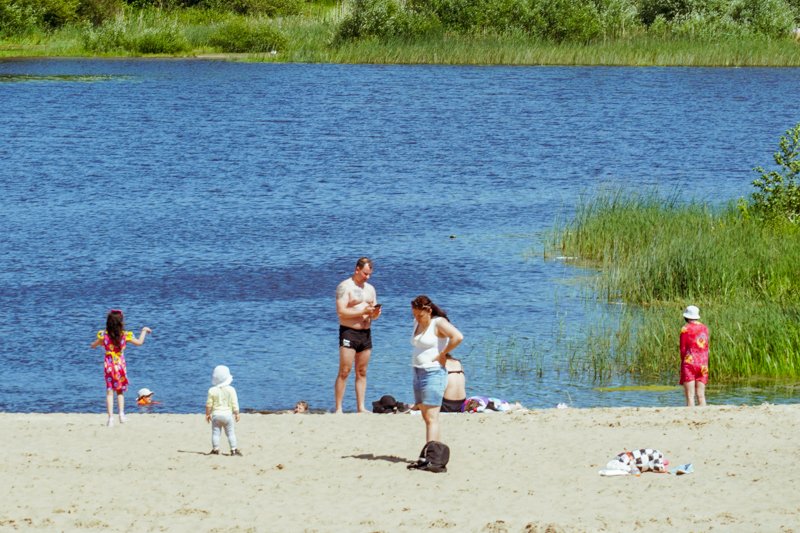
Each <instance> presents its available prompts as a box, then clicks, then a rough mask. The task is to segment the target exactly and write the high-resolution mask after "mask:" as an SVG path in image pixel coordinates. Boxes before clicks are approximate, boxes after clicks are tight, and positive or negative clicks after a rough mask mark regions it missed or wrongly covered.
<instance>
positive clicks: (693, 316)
mask: <svg viewBox="0 0 800 533" xmlns="http://www.w3.org/2000/svg"><path fill="white" fill-rule="evenodd" d="M683 318H686V319H688V320H700V309H698V308H697V307H696V306H694V305H690V306H689V307H687V308H686V309H684V310H683Z"/></svg>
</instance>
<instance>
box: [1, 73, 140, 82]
mask: <svg viewBox="0 0 800 533" xmlns="http://www.w3.org/2000/svg"><path fill="white" fill-rule="evenodd" d="M128 78H130V76H112V75H106V74H94V75H89V74H48V75H43V76H38V75H34V74H0V82H6V83H14V82H17V83H19V82H26V81H77V82H82V83H93V82H98V81H112V80H123V79H128Z"/></svg>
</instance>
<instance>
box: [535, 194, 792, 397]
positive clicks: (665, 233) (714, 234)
mask: <svg viewBox="0 0 800 533" xmlns="http://www.w3.org/2000/svg"><path fill="white" fill-rule="evenodd" d="M550 245H551V247H554V248H555V249H556V250H557V253H558V254H559V255H563V256H574V257H579V258H580V261H582V262H585V263H587V264H589V265H594V266H597V267H599V273H598V275H596V276H594V277H593V278H592V279H591V281H590V282H589V283H590V284H591V288H592V289H593V291H594V293H595V294H597V295H599V296H600V297H601V298H603V299H605V300H607V301H609V302H625V303H629V304H635V307H634V308H633V310H631V309H630V308H628V307H627V306H626V307H625V309H626V310H625V311H624V312H622V313H620V314H619V316H618V317H617V319H616V320H617V322H615V323H609V322H611V321H609V320H608V319H607V320H606V323H605V324H601V325H599V326H595V328H594V329H592V330H590V331H588V332H587V335H586V337H585V339H584V340H583V341H581V342H585V344H586V345H585V346H579V347H576V348H574V351H576V352H577V351H581V353H583V354H585V357H584V358H583V359H581V360H579V362H578V363H577V364H576V363H573V365H572V366H575V367H576V368H578V369H579V370H581V371H584V372H585V371H587V369H588V370H591V371H592V372H594V373H595V374H596V377H600V378H603V377H606V376H607V375H609V373H618V374H626V373H629V374H633V375H638V376H645V377H648V378H651V379H658V378H661V377H665V376H666V377H668V378H675V376H676V375H677V365H678V345H677V344H678V335H679V330H680V327H681V326H682V324H683V319H682V318H681V313H680V311H681V309H682V308H683V307H685V306H686V305H687V304H690V303H691V304H696V305H699V306H700V308H701V310H702V316H703V321H704V322H705V323H706V324H707V325H708V326H709V328H710V330H711V337H712V342H711V373H712V377H713V378H714V379H716V380H721V381H731V380H738V379H742V378H745V377H766V378H794V377H797V376H798V375H800V233H798V231H797V229H796V228H792V227H789V228H787V227H783V228H780V229H775V228H774V227H769V226H766V225H763V224H761V223H759V222H757V221H754V220H744V219H742V217H740V216H739V213H738V211H737V210H736V209H735V208H734V207H733V206H726V207H722V208H710V207H708V206H706V205H702V204H697V203H688V204H684V203H679V202H678V201H677V200H676V199H675V198H660V197H658V196H657V195H655V194H649V195H648V194H645V195H635V194H626V193H622V192H616V193H610V194H605V195H601V196H599V197H597V198H593V199H591V200H588V201H582V203H581V205H580V206H579V208H578V210H577V213H576V215H575V219H574V220H573V222H572V223H571V224H569V225H568V226H566V227H561V228H558V229H557V231H556V232H555V233H554V234H553V238H552V240H551V242H550ZM572 359H575V357H574V356H573V357H572ZM581 365H583V367H581Z"/></svg>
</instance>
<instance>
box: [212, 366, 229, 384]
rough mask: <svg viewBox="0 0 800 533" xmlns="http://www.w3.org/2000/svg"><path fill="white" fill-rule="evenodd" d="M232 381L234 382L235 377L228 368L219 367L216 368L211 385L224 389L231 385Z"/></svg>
mask: <svg viewBox="0 0 800 533" xmlns="http://www.w3.org/2000/svg"><path fill="white" fill-rule="evenodd" d="M231 381H233V376H231V371H230V370H229V369H228V367H227V366H225V365H218V366H217V367H215V368H214V372H213V373H212V374H211V385H213V386H214V387H216V386H220V387H224V386H225V385H230V384H231Z"/></svg>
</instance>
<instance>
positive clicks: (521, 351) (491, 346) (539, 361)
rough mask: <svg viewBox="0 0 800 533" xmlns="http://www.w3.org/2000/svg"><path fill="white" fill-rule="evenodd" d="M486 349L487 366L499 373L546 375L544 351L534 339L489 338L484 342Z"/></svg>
mask: <svg viewBox="0 0 800 533" xmlns="http://www.w3.org/2000/svg"><path fill="white" fill-rule="evenodd" d="M484 351H485V355H486V357H485V363H486V368H487V369H491V370H494V371H495V372H496V373H497V374H505V373H508V372H512V373H514V374H523V375H533V376H536V377H542V376H543V375H544V353H543V351H542V350H540V349H538V347H537V346H536V343H535V342H534V341H533V340H532V339H525V338H523V339H520V338H517V337H515V336H511V337H508V338H506V339H503V340H499V339H496V338H489V339H487V340H486V341H485V342H484Z"/></svg>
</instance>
